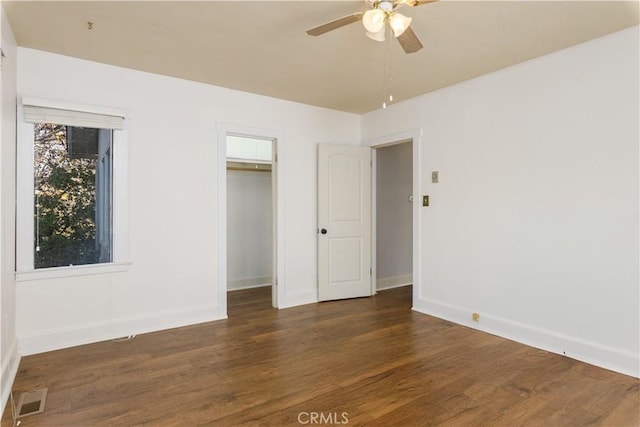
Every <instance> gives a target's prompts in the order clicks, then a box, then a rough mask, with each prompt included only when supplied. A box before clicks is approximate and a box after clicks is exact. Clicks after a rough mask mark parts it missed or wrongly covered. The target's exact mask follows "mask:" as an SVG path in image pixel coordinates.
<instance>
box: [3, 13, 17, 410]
mask: <svg viewBox="0 0 640 427" xmlns="http://www.w3.org/2000/svg"><path fill="white" fill-rule="evenodd" d="M0 15H1V17H0V30H1V34H2V35H1V40H2V43H1V45H2V51H3V53H4V55H5V56H4V58H2V66H1V69H2V76H1V81H0V116H1V122H0V123H1V125H0V198H1V199H2V204H1V205H0V293H1V294H2V303H1V305H0V334H1V337H0V361H1V363H2V369H1V370H0V386H1V389H0V390H1V394H2V396H1V399H2V403H1V406H2V409H3V410H4V407H5V405H6V403H7V399H8V397H9V393H10V392H11V387H12V385H13V379H14V378H15V375H16V372H17V370H18V365H19V363H20V356H19V355H18V347H17V340H16V326H15V325H16V324H15V319H16V310H15V280H14V274H13V272H14V266H15V250H14V235H15V184H16V183H15V152H16V149H15V132H16V127H15V121H16V107H15V106H16V64H17V48H16V41H15V39H14V37H13V33H12V31H11V26H10V25H9V21H8V20H7V17H6V16H5V14H4V10H2V5H1V4H0Z"/></svg>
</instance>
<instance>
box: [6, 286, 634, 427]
mask: <svg viewBox="0 0 640 427" xmlns="http://www.w3.org/2000/svg"><path fill="white" fill-rule="evenodd" d="M410 308H411V288H410V287H405V288H398V289H394V290H389V291H384V292H380V293H379V294H378V295H377V296H375V297H371V298H361V299H353V300H344V301H333V302H325V303H320V304H310V305H306V306H301V307H293V308H290V309H286V310H280V311H279V310H275V309H273V308H271V289H270V288H257V289H250V290H242V291H234V292H230V293H229V301H228V311H229V319H227V320H221V321H217V322H209V323H204V324H200V325H193V326H187V327H184V328H177V329H171V330H166V331H160V332H154V333H149V334H144V335H140V336H138V337H136V338H134V339H132V340H130V341H122V342H112V341H108V342H101V343H96V344H91V345H86V346H80V347H74V348H70V349H65V350H60V351H54V352H49V353H43V354H39V355H34V356H28V357H24V358H23V359H22V362H21V365H20V369H19V372H18V376H17V378H16V381H15V384H14V391H15V392H16V396H17V395H19V393H20V392H22V391H28V390H32V389H35V388H39V387H48V388H49V395H48V399H47V404H46V408H45V412H44V413H42V414H38V415H34V416H30V417H25V418H23V419H22V424H21V426H22V427H30V426H55V427H57V426H65V427H68V426H70V427H75V426H78V427H90V426H132V425H135V426H178V425H180V426H184V425H211V426H224V427H230V426H289V425H291V426H296V425H302V424H300V421H307V422H309V421H310V419H309V417H310V416H311V414H312V413H314V412H315V413H317V414H322V416H323V417H325V418H324V421H327V420H329V421H332V422H334V421H335V422H337V421H343V419H342V416H343V413H344V414H346V415H345V416H346V417H347V420H348V421H349V423H348V425H365V426H385V427H387V426H430V425H444V426H446V425H451V426H473V425H489V426H493V425H495V426H513V425H518V426H520V425H523V426H524V425H532V426H544V425H571V426H573V425H596V426H598V425H600V426H615V427H625V426H638V425H639V424H640V415H639V411H640V381H639V380H638V379H636V378H631V377H628V376H625V375H621V374H617V373H614V372H611V371H607V370H605V369H600V368H597V367H593V366H590V365H587V364H584V363H582V362H578V361H575V360H572V359H569V358H566V357H563V356H560V355H556V354H551V353H548V352H546V351H542V350H537V349H534V348H531V347H527V346H524V345H521V344H518V343H515V342H513V341H509V340H506V339H503V338H500V337H496V336H493V335H489V334H485V333H482V332H479V331H476V330H473V329H470V328H465V327H462V326H459V325H455V324H452V323H450V322H446V321H444V320H441V319H436V318H433V317H430V316H426V315H423V314H419V313H416V312H412V311H411V309H410ZM299 417H302V418H300V419H299ZM305 417H307V418H305ZM327 417H328V418H327ZM307 425H310V424H307ZM8 426H11V414H10V411H9V410H6V411H5V413H4V416H3V418H2V425H1V427H8Z"/></svg>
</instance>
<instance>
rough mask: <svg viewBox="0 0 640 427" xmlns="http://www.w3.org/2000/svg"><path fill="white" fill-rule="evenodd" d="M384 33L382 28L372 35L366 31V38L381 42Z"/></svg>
mask: <svg viewBox="0 0 640 427" xmlns="http://www.w3.org/2000/svg"><path fill="white" fill-rule="evenodd" d="M384 33H385V28H384V26H383V27H382V29H381V30H380V31H376V32H375V33H372V32H371V31H367V37H369V38H370V39H371V40H375V41H377V42H383V41H384V40H385V38H384Z"/></svg>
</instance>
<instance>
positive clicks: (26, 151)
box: [16, 97, 130, 281]
mask: <svg viewBox="0 0 640 427" xmlns="http://www.w3.org/2000/svg"><path fill="white" fill-rule="evenodd" d="M24 105H34V106H39V107H45V108H59V109H66V110H72V111H79V112H87V113H95V114H104V115H113V116H120V117H123V119H124V121H123V128H122V130H114V131H113V261H112V262H110V263H101V264H89V265H78V266H65V267H52V268H39V269H35V268H34V254H33V249H34V248H33V236H34V234H33V233H34V229H33V203H34V200H33V197H34V182H33V155H34V146H33V133H34V125H33V123H27V122H25V121H24V111H23V106H24ZM127 117H128V114H126V113H125V112H123V111H120V110H115V109H112V108H104V107H96V106H88V105H82V104H75V103H68V102H61V101H52V100H46V99H40V98H32V97H22V98H21V99H20V98H19V102H18V106H17V129H16V133H17V147H16V149H17V152H16V157H17V158H16V164H17V171H16V196H17V205H16V281H28V280H42V279H54V278H60V277H71V276H86V275H92V274H108V273H115V272H122V271H126V270H127V269H128V266H129V265H130V262H129V221H128V200H129V194H128V182H129V173H128V171H129V159H128V158H129V154H128V153H129V147H128V140H129V138H128V120H127Z"/></svg>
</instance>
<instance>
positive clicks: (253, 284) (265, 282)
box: [227, 276, 271, 291]
mask: <svg viewBox="0 0 640 427" xmlns="http://www.w3.org/2000/svg"><path fill="white" fill-rule="evenodd" d="M263 286H271V276H263V277H252V278H250V279H240V280H229V281H228V282H227V291H237V290H240V289H251V288H261V287H263Z"/></svg>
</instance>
